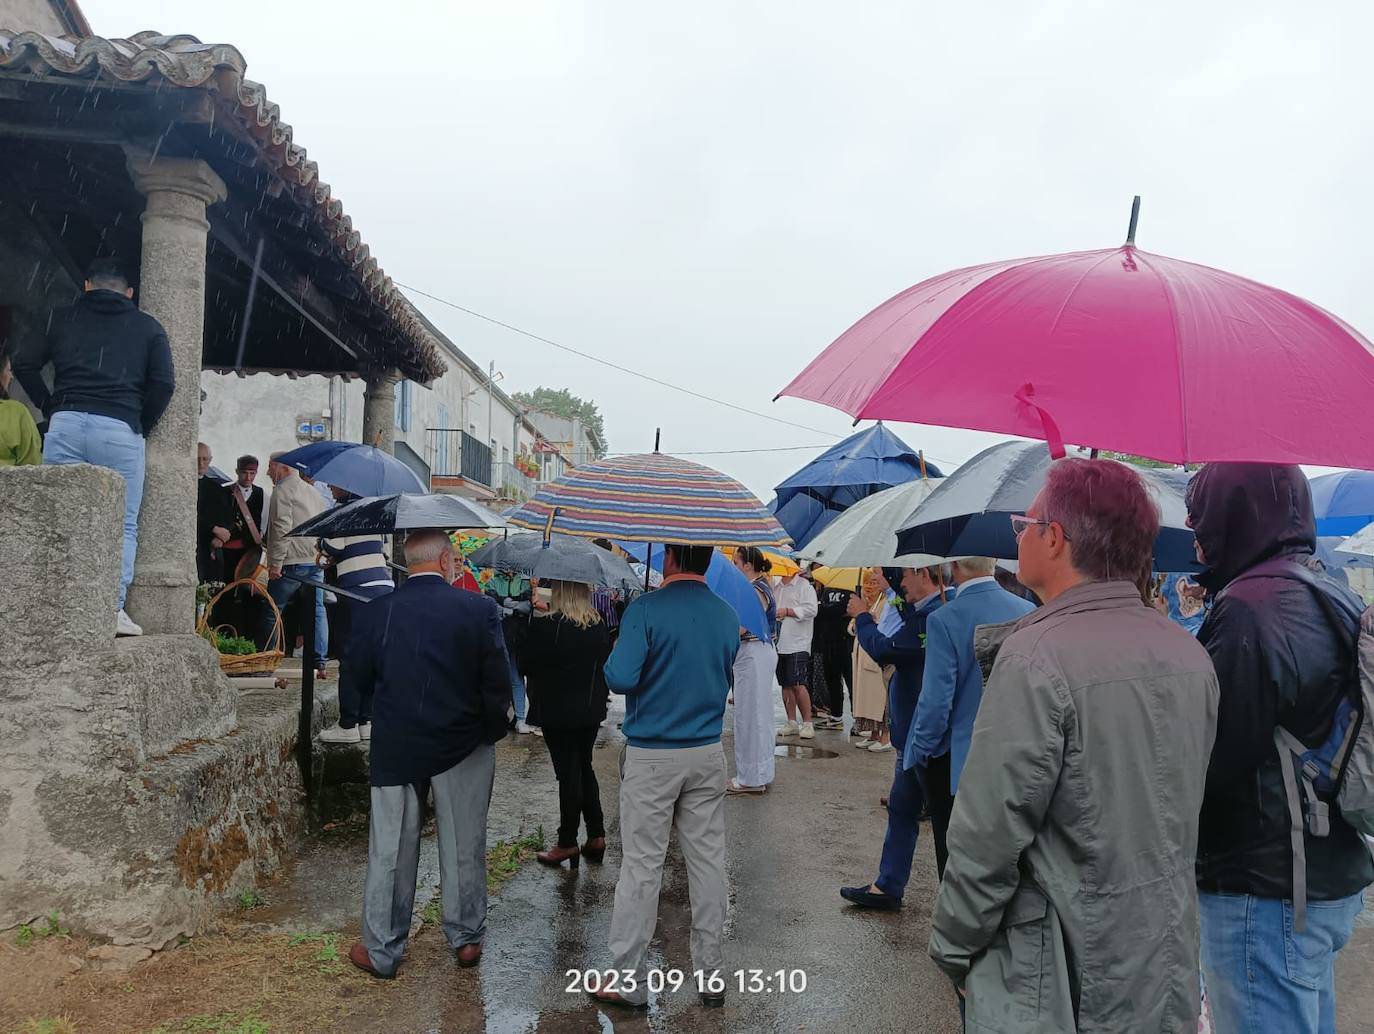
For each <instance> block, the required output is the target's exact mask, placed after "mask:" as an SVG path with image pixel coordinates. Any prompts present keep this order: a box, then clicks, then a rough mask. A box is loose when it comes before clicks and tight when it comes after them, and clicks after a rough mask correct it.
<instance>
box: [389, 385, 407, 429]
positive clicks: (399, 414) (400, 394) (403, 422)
mask: <svg viewBox="0 0 1374 1034" xmlns="http://www.w3.org/2000/svg"><path fill="white" fill-rule="evenodd" d="M410 390H411V383H410V381H405V380H402V381H397V382H396V387H395V388H394V389H393V391H394V392H395V399H396V430H398V431H409V430H410V401H411V399H410Z"/></svg>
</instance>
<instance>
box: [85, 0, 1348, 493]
mask: <svg viewBox="0 0 1374 1034" xmlns="http://www.w3.org/2000/svg"><path fill="white" fill-rule="evenodd" d="M83 7H84V9H85V11H86V13H87V15H88V16H89V18H90V20H91V22H92V24H93V26H94V28H95V31H96V32H97V33H99V34H100V35H105V36H127V35H130V34H132V33H133V32H136V31H138V30H141V29H156V30H158V31H160V32H163V33H169V34H170V33H190V34H193V35H195V36H198V37H199V38H200V39H202V40H203V41H206V42H224V43H232V44H234V45H235V46H237V47H238V48H239V49H240V50H241V51H242V52H243V54H244V55H245V57H246V58H247V61H248V74H249V76H250V78H253V79H255V80H257V81H259V82H262V83H264V84H265V85H266V87H267V90H268V95H269V97H270V98H271V99H273V100H274V101H276V102H277V103H279V104H280V105H281V109H282V114H283V116H284V118H285V119H286V120H287V121H288V122H290V123H291V124H292V125H293V126H294V127H295V133H296V135H295V139H296V141H297V142H298V143H300V144H303V145H304V146H305V147H306V148H307V149H308V150H309V153H310V157H311V158H313V159H315V160H316V161H318V162H319V165H320V170H321V174H322V177H323V179H324V180H325V181H327V182H328V183H330V184H331V185H332V187H333V189H334V193H335V195H336V196H337V197H338V198H340V199H341V200H342V201H343V203H344V206H345V209H346V210H347V211H348V212H349V213H350V214H351V215H352V217H353V220H354V224H355V226H356V227H357V229H359V230H360V231H361V233H362V235H363V239H364V240H365V241H366V242H367V243H368V244H369V245H370V246H371V248H372V252H373V254H374V255H376V256H377V257H378V259H379V260H380V262H381V263H382V265H383V266H384V268H385V269H386V271H387V273H388V274H390V275H391V276H392V277H393V278H394V279H396V280H400V281H403V282H405V283H409V284H413V285H415V286H418V287H420V288H422V289H424V290H427V291H430V292H432V293H434V294H437V295H441V296H443V297H446V298H451V299H452V300H454V301H456V302H459V303H461V304H463V305H465V306H468V307H470V308H473V309H476V310H478V311H480V312H484V313H487V314H489V315H492V316H495V317H497V318H500V319H502V320H505V321H507V322H510V323H514V324H516V325H518V326H521V327H524V328H527V329H529V330H531V331H534V332H536V333H539V334H543V335H545V336H548V337H551V338H554V339H557V340H559V341H563V342H566V343H567V344H570V345H573V346H575V347H578V348H581V349H584V350H586V351H589V352H593V353H597V354H599V355H602V356H605V357H607V358H609V359H612V360H615V361H617V362H620V363H623V364H625V365H629V366H633V367H636V368H638V369H642V370H643V371H645V372H647V373H651V374H654V375H656V376H659V377H662V378H664V379H667V380H671V381H674V382H677V383H681V384H683V385H687V386H690V387H693V388H696V389H698V390H701V391H704V392H706V393H708V394H711V395H713V396H714V397H718V398H721V399H726V400H729V401H731V402H735V403H738V404H740V405H743V406H747V407H750V408H753V409H761V410H764V411H766V412H769V413H772V414H775V415H776V416H778V417H780V418H783V419H786V420H792V421H796V422H798V423H801V424H805V425H807V426H809V427H812V428H815V429H816V430H813V431H806V430H801V429H798V428H794V427H788V426H785V425H782V424H778V423H775V422H771V421H769V420H763V419H759V418H756V417H752V416H748V415H745V414H741V413H735V412H732V411H730V410H727V409H723V408H720V407H718V406H713V405H709V404H707V403H704V402H699V401H696V400H694V399H691V398H688V397H686V396H683V395H680V394H677V393H675V392H671V391H669V390H667V389H664V388H659V387H655V386H653V385H649V384H646V383H645V382H643V381H640V380H637V379H635V378H633V377H629V376H627V375H624V374H620V373H616V372H614V371H611V370H607V369H605V368H603V367H600V366H597V365H595V364H592V363H589V362H587V361H585V360H582V359H577V358H574V357H571V356H568V355H565V354H563V353H560V352H558V351H556V350H554V349H552V348H550V347H549V346H547V345H542V344H538V343H536V342H532V341H529V340H527V339H525V338H521V337H518V336H515V335H512V334H511V333H509V332H508V331H504V330H501V329H499V328H496V327H492V326H490V325H487V324H484V323H482V322H480V321H478V320H475V319H473V318H471V317H469V316H465V315H463V314H462V313H458V312H455V311H453V310H451V309H447V308H445V307H443V306H441V305H438V304H436V303H433V302H428V301H425V300H424V299H416V301H417V303H418V304H419V305H420V306H421V307H422V308H423V309H424V311H425V312H426V314H427V315H429V316H430V318H431V319H433V320H434V321H435V323H437V324H438V325H439V326H440V327H441V328H443V329H444V331H445V332H446V333H448V334H449V335H450V336H451V337H452V338H453V339H454V341H456V342H457V343H458V344H459V346H460V347H462V348H463V349H464V350H465V351H467V352H468V353H469V354H470V355H472V356H473V357H474V358H475V359H477V360H478V361H479V362H482V363H485V362H486V361H488V360H489V359H495V360H496V363H497V368H498V369H500V370H501V371H502V372H503V373H504V374H505V379H504V381H503V382H502V383H503V386H504V387H506V388H507V389H508V390H519V389H521V388H533V387H534V386H535V385H537V384H541V383H542V384H547V385H552V386H558V387H567V388H569V389H570V390H572V391H573V392H574V393H576V394H580V395H583V396H587V397H590V398H593V399H595V400H596V401H597V402H598V403H599V405H600V406H601V410H602V412H603V413H604V414H605V418H606V425H607V429H608V432H609V437H610V441H611V445H612V447H613V448H614V449H615V450H617V451H646V450H648V449H650V448H652V445H653V433H654V428H655V427H662V428H663V447H664V450H665V451H668V452H675V453H690V452H695V451H698V450H719V449H746V448H751V449H762V448H779V447H789V446H804V445H817V446H820V445H823V444H828V443H830V442H833V441H834V440H835V438H834V437H832V436H838V435H843V434H845V433H847V432H848V430H849V419H848V418H847V417H845V416H844V415H843V414H839V413H836V412H834V411H831V410H827V409H825V408H824V407H821V406H818V405H815V404H812V403H807V402H800V401H796V400H787V399H784V400H781V401H779V402H778V403H776V404H774V403H771V402H770V401H769V400H770V399H771V398H772V396H773V395H774V393H775V392H776V391H777V390H778V389H779V388H780V387H781V386H782V385H783V384H785V383H786V382H787V381H788V380H789V379H790V378H791V377H792V376H793V375H794V374H795V373H796V372H797V371H798V370H800V369H801V368H802V367H803V366H804V365H805V364H806V363H807V362H808V361H809V360H810V359H812V358H813V357H814V356H815V355H816V354H817V353H818V352H820V351H821V350H822V349H823V348H824V347H825V346H826V345H827V344H829V343H830V341H831V340H833V339H834V338H835V337H836V336H837V335H838V334H839V333H840V332H841V331H843V330H844V329H845V328H846V327H847V326H849V324H851V323H852V322H854V321H855V320H856V319H858V318H859V317H860V316H861V315H863V314H864V313H865V312H866V311H868V310H869V309H870V308H872V307H873V306H875V305H877V304H878V303H879V302H881V301H883V300H884V299H886V298H887V297H889V296H890V295H892V294H894V293H896V292H897V291H899V290H901V289H903V288H905V287H907V286H909V285H910V284H912V283H915V282H917V281H919V280H923V279H925V278H926V277H928V276H932V275H934V274H936V273H939V272H943V271H944V270H946V269H949V268H953V267H956V266H961V265H968V264H972V263H977V262H985V261H992V260H994V259H1000V258H1006V257H1011V256H1016V255H1031V254H1047V253H1053V252H1060V251H1070V250H1077V249H1085V248H1097V247H1111V246H1115V245H1117V244H1119V243H1120V242H1121V240H1122V238H1123V237H1124V232H1125V226H1126V221H1127V215H1128V211H1129V205H1130V199H1131V195H1132V194H1134V193H1139V194H1142V195H1144V210H1143V214H1142V219H1141V228H1140V233H1139V241H1138V243H1139V244H1140V245H1141V246H1142V247H1143V248H1145V249H1147V250H1150V251H1156V252H1160V253H1163V254H1167V255H1173V256H1176V257H1179V258H1186V259H1190V260H1193V261H1198V262H1204V263H1207V264H1210V265H1216V266H1220V267H1222V268H1224V269H1229V270H1232V271H1235V272H1238V273H1242V274H1244V275H1247V276H1251V277H1254V278H1256V279H1258V280H1261V281H1265V282H1268V283H1272V284H1275V285H1277V286H1281V287H1283V288H1286V289H1288V290H1290V291H1294V292H1296V293H1298V294H1300V295H1303V296H1305V297H1308V298H1310V299H1312V300H1313V301H1315V302H1317V303H1318V304H1321V305H1323V306H1325V307H1327V308H1329V309H1331V310H1333V311H1334V312H1336V313H1337V314H1339V315H1341V316H1342V317H1344V318H1345V319H1346V320H1348V321H1349V322H1351V323H1353V324H1354V325H1355V326H1356V327H1358V328H1360V329H1362V330H1363V331H1365V333H1366V334H1369V333H1370V332H1371V331H1374V292H1371V290H1370V289H1369V286H1368V283H1369V275H1370V270H1371V269H1374V262H1371V258H1372V257H1374V256H1371V250H1372V249H1374V235H1372V234H1371V232H1370V228H1371V225H1372V223H1371V217H1372V216H1374V191H1371V189H1370V180H1371V176H1370V173H1371V169H1374V161H1371V159H1372V158H1374V137H1372V134H1371V122H1370V118H1369V113H1368V99H1369V97H1370V96H1371V95H1374V62H1370V61H1369V60H1368V53H1367V50H1368V40H1369V39H1370V38H1371V36H1374V5H1371V4H1368V3H1366V2H1362V0H1351V2H1330V3H1325V4H1321V5H1300V4H1293V3H1291V2H1284V3H1268V2H1261V0H1249V2H1245V3H1223V2H1215V0H1213V2H1208V3H1197V2H1196V0H1190V2H1186V3H1180V2H1157V3H1154V4H1151V5H1148V6H1147V5H1139V4H1137V5H1121V4H1100V3H1095V2H1091V3H1090V2H1067V0H1058V2H1054V0H1048V2H1036V0H1019V2H1004V3H990V2H984V3H977V4H928V3H927V4H915V3H909V2H902V3H864V2H852V3H846V4H838V3H833V2H832V3H813V2H805V3H803V2H797V0H791V2H786V3H783V2H772V3H741V2H739V0H735V2H732V3H721V2H699V3H696V4H691V5H673V6H670V5H668V4H661V3H642V2H632V0H621V2H618V3H596V2H585V0H584V2H577V3H573V2H568V3H552V2H551V3H536V2H520V0H508V2H503V3H491V2H486V3H472V2H446V3H437V2H433V0H430V2H418V0H391V2H387V3H377V2H369V3H359V2H356V0H345V2H337V3H332V4H329V5H327V7H323V8H322V7H321V6H320V5H318V4H305V3H287V2H282V0H275V2H271V3H268V2H264V0H238V2H235V3H232V4H228V3H222V2H214V3H211V2H208V0H83ZM1262 416H1263V414H1257V417H1259V418H1262ZM894 429H895V430H897V431H898V433H900V434H901V435H902V436H903V437H904V438H905V439H906V440H907V441H908V442H909V443H910V444H911V445H913V446H914V447H917V448H924V449H925V450H926V451H927V453H928V454H929V455H931V456H934V457H939V458H945V459H950V460H955V461H961V460H964V459H967V458H968V457H969V456H971V455H972V454H973V453H974V452H976V451H978V449H979V448H981V447H982V446H983V445H984V444H986V443H988V442H990V441H992V440H994V438H993V436H989V435H981V434H974V433H971V432H965V431H952V430H946V429H937V428H923V427H913V426H908V425H894ZM807 457H808V454H807V453H805V452H776V453H758V454H745V455H721V456H705V457H699V458H700V459H701V460H702V462H706V463H709V464H711V465H713V466H716V467H719V468H720V469H723V470H725V471H727V472H729V473H731V474H733V475H734V476H736V477H738V478H740V479H741V480H743V481H744V482H745V483H746V484H748V485H749V486H750V487H751V488H752V489H753V490H754V491H755V492H757V493H758V494H759V495H760V496H761V497H762V498H764V499H765V500H766V499H767V498H768V496H769V495H770V494H771V490H772V486H773V485H775V484H776V483H778V482H779V481H780V480H782V479H783V478H784V477H786V476H787V475H788V474H790V473H791V472H792V471H793V470H794V469H795V468H796V467H798V466H800V465H801V463H803V462H804V461H805V459H806V458H807Z"/></svg>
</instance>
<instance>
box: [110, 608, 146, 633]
mask: <svg viewBox="0 0 1374 1034" xmlns="http://www.w3.org/2000/svg"><path fill="white" fill-rule="evenodd" d="M142 634H143V629H142V628H140V627H139V626H138V625H135V624H134V619H133V618H131V617H129V615H128V614H126V613H124V611H122V610H121V611H120V612H119V616H118V617H116V618H115V635H116V636H121V635H142Z"/></svg>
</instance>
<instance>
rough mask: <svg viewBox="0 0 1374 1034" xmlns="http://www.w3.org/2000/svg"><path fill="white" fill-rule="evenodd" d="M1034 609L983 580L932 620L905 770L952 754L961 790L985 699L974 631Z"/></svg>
mask: <svg viewBox="0 0 1374 1034" xmlns="http://www.w3.org/2000/svg"><path fill="white" fill-rule="evenodd" d="M1034 609H1035V606H1034V605H1033V604H1032V603H1030V602H1029V601H1028V600H1023V599H1022V598H1021V597H1020V596H1015V595H1013V594H1011V593H1009V592H1007V590H1006V589H1003V588H1002V587H1001V586H1000V585H998V584H996V583H995V582H979V583H978V584H977V585H970V586H969V587H968V588H967V589H965V590H964V591H963V592H961V593H959V594H958V595H957V596H955V598H954V599H953V600H951V601H950V602H949V603H946V604H945V605H944V606H943V607H941V608H940V609H939V610H938V611H936V612H935V613H934V614H932V615H931V616H930V618H929V619H928V621H927V623H926V663H925V676H924V679H923V684H922V689H921V697H920V700H919V701H917V704H916V717H915V720H914V721H913V723H912V728H911V735H910V737H909V738H908V740H907V745H906V751H905V753H904V755H903V759H902V764H903V765H904V766H905V767H907V768H914V767H916V766H917V765H923V766H924V765H928V764H929V763H930V759H931V758H938V757H940V756H941V755H942V754H945V753H948V754H949V755H950V759H949V789H950V792H951V793H953V792H955V791H956V790H957V789H958V788H959V773H960V772H962V771H963V769H964V759H965V758H966V757H968V747H969V741H970V740H971V739H972V738H973V719H974V718H975V717H977V715H978V705H979V703H980V702H981V701H982V699H983V673H982V671H981V669H979V667H978V659H977V658H976V657H975V656H974V653H973V632H974V629H976V628H977V627H978V626H979V625H995V624H999V623H1000V622H1003V621H1014V620H1015V619H1017V618H1019V617H1021V616H1022V615H1023V614H1029V613H1030V612H1031V611H1032V610H1034Z"/></svg>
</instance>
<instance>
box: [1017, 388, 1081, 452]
mask: <svg viewBox="0 0 1374 1034" xmlns="http://www.w3.org/2000/svg"><path fill="white" fill-rule="evenodd" d="M1013 397H1014V398H1015V399H1016V401H1017V402H1020V403H1023V404H1024V405H1027V406H1029V407H1030V408H1031V409H1033V410H1035V412H1036V414H1037V415H1039V417H1040V427H1041V429H1042V430H1043V431H1044V432H1045V443H1046V444H1047V445H1048V446H1049V447H1050V456H1051V457H1052V458H1053V459H1056V460H1062V459H1063V458H1064V457H1065V456H1067V455H1068V453H1067V452H1066V451H1065V449H1064V436H1063V435H1062V434H1060V433H1059V425H1058V424H1056V423H1055V422H1054V417H1052V416H1050V414H1049V413H1048V412H1046V411H1045V410H1044V409H1042V408H1041V407H1040V406H1038V405H1036V404H1035V403H1034V402H1032V401H1031V399H1032V398H1034V397H1035V385H1033V384H1023V385H1022V386H1021V390H1020V391H1018V392H1017V393H1016V394H1015V395H1014V396H1013Z"/></svg>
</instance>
